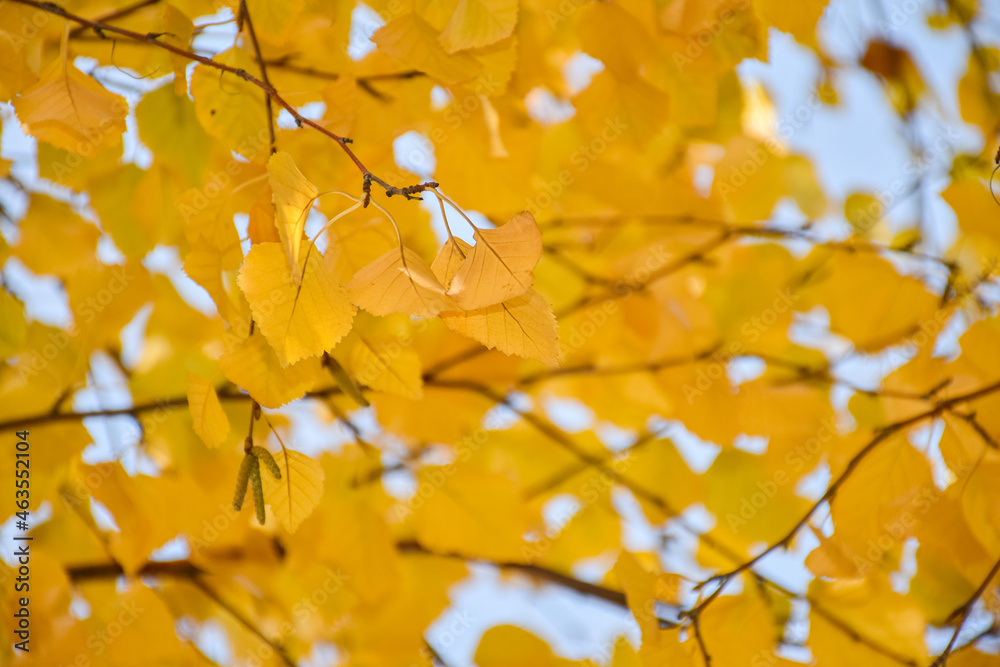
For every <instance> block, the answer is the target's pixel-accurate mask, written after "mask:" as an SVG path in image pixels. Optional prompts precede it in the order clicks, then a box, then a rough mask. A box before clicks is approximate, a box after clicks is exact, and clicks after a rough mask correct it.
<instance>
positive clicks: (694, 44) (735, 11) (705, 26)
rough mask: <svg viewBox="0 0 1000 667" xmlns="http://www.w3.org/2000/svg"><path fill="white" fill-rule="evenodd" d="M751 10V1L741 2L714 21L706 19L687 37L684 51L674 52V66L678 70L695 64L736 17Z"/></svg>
mask: <svg viewBox="0 0 1000 667" xmlns="http://www.w3.org/2000/svg"><path fill="white" fill-rule="evenodd" d="M749 8H750V0H739V2H737V3H735V4H734V5H733V6H731V7H726V8H725V9H724V10H723V11H722V12H720V13H719V14H718V15H717V16H715V17H714V18H712V19H705V20H703V21H702V22H701V25H699V26H698V29H697V30H696V31H694V32H693V33H689V34H688V36H687V40H686V41H687V44H686V45H685V47H684V51H683V52H681V51H674V65H676V66H677V69H678V70H683V69H684V68H685V67H687V66H688V65H690V64H691V63H693V62H694V61H695V60H697V59H698V58H700V57H701V56H702V54H704V53H705V49H707V48H709V47H710V46H711V45H712V43H713V42H715V40H716V39H718V38H719V36H720V35H721V34H722V33H724V32H725V31H726V29H727V28H728V27H729V26H730V25H732V23H733V22H734V21H735V20H736V17H737V16H738V15H739V14H740V13H741V12H745V11H747V10H748V9H749Z"/></svg>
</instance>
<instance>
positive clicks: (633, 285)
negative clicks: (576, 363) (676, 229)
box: [559, 243, 674, 357]
mask: <svg viewBox="0 0 1000 667" xmlns="http://www.w3.org/2000/svg"><path fill="white" fill-rule="evenodd" d="M671 259H674V256H673V255H671V254H669V253H668V252H667V251H666V249H665V248H664V246H663V244H659V243H658V244H656V245H654V246H652V247H650V248H648V249H647V253H646V257H645V259H644V260H642V263H641V264H640V265H639V266H638V267H636V268H635V269H633V270H632V271H630V272H629V273H628V274H627V275H625V276H624V277H622V279H620V280H617V281H615V283H614V285H613V286H612V293H613V296H609V297H608V298H606V299H604V301H603V302H602V303H601V304H600V306H599V307H594V308H588V309H587V310H586V313H585V317H586V319H585V320H584V321H583V322H581V323H579V324H574V325H573V326H572V327H571V328H570V329H569V330H568V331H565V328H564V325H563V324H562V323H560V327H561V330H562V331H564V333H562V334H560V336H559V352H560V356H563V357H565V356H566V355H567V354H569V353H570V352H575V351H576V350H579V349H580V348H582V347H583V346H584V345H585V344H586V343H587V341H588V340H589V339H590V338H592V337H593V336H594V335H596V334H597V332H598V330H600V329H601V327H603V326H604V325H605V324H607V323H608V319H609V318H610V317H611V316H612V315H614V314H616V313H617V312H618V311H619V310H620V309H621V303H620V302H621V301H624V300H625V299H628V298H630V297H631V296H632V295H633V294H635V293H636V292H638V291H640V290H642V289H643V288H644V287H645V286H646V284H647V282H648V281H649V280H650V279H652V278H653V277H654V276H655V275H656V274H657V272H658V271H660V270H661V269H663V268H664V267H665V266H667V265H668V264H669V263H670V260H671Z"/></svg>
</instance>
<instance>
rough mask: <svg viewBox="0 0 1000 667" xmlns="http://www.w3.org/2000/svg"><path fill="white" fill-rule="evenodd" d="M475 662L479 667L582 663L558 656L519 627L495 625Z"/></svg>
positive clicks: (549, 666) (555, 666) (547, 666)
mask: <svg viewBox="0 0 1000 667" xmlns="http://www.w3.org/2000/svg"><path fill="white" fill-rule="evenodd" d="M474 660H475V663H476V664H477V665H479V667H508V666H509V665H517V666H518V667H569V666H570V665H574V664H576V665H579V664H580V663H578V662H573V661H570V660H565V659H563V658H559V657H557V656H556V654H555V653H553V652H552V647H550V646H549V645H548V644H546V643H545V641H544V640H542V639H540V638H539V637H537V636H535V635H533V634H532V633H530V632H528V631H527V630H524V629H523V628H519V627H517V626H516V625H496V626H493V627H492V628H490V629H489V630H487V631H486V632H484V633H483V636H482V638H481V639H480V640H479V646H478V647H477V648H476V655H475V658H474Z"/></svg>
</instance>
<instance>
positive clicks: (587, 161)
mask: <svg viewBox="0 0 1000 667" xmlns="http://www.w3.org/2000/svg"><path fill="white" fill-rule="evenodd" d="M628 127H629V126H628V123H625V122H624V121H622V119H621V118H620V117H619V116H615V117H614V119H611V118H608V119H606V120H605V121H604V127H603V128H602V129H601V133H600V134H599V135H598V136H596V137H594V138H592V139H591V140H590V141H588V142H586V143H583V144H580V145H579V146H577V147H576V149H575V150H574V151H573V152H572V153H571V154H570V156H569V161H570V164H572V165H573V170H572V171H571V170H569V169H563V170H561V171H560V172H559V173H558V174H557V175H556V178H554V179H553V180H551V181H542V182H541V183H540V185H539V186H538V187H539V188H540V189H541V190H543V192H540V193H538V194H537V195H535V196H534V197H529V198H527V199H525V200H524V207H523V208H524V210H526V211H528V212H529V213H531V214H532V215H534V216H535V217H536V218H538V217H541V213H542V211H543V210H544V209H547V208H549V207H550V206H552V205H553V204H554V203H555V202H556V200H557V199H559V197H560V196H561V195H562V193H563V192H565V191H566V188H568V187H569V186H571V185H573V183H575V182H576V179H577V177H578V176H579V175H580V174H582V173H583V172H585V171H587V169H588V168H589V167H590V165H591V164H593V163H594V162H595V161H596V160H597V159H598V158H600V157H601V156H602V155H603V154H604V153H605V151H607V150H608V146H610V145H611V144H613V143H614V142H616V141H617V140H618V139H620V138H621V136H622V134H623V133H624V132H625V130H627V129H628Z"/></svg>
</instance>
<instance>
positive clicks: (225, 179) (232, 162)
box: [177, 128, 271, 223]
mask: <svg viewBox="0 0 1000 667" xmlns="http://www.w3.org/2000/svg"><path fill="white" fill-rule="evenodd" d="M270 145H271V136H270V132H269V130H268V129H266V128H265V129H263V130H261V131H260V132H258V133H257V134H256V135H254V136H252V137H248V138H246V139H244V140H243V141H241V142H240V143H239V145H237V147H236V149H235V151H236V152H237V153H239V154H240V155H242V156H244V157H245V158H246V161H243V160H237V159H236V158H235V157H234V158H230V159H229V161H228V162H227V163H226V166H225V168H224V169H221V170H219V171H215V172H213V173H212V174H210V175H209V179H208V182H207V183H205V184H204V185H203V186H202V187H201V188H200V189H195V188H192V189H191V190H188V191H187V192H186V193H185V194H184V196H182V197H181V199H180V201H179V202H178V204H177V211H178V213H180V215H181V219H182V220H184V222H185V223H187V222H189V221H190V220H191V218H193V217H194V216H195V215H197V214H198V213H201V212H202V211H204V210H206V209H207V208H208V207H209V206H210V205H211V204H212V202H213V201H214V200H215V199H217V198H218V197H219V196H220V195H222V194H225V193H228V192H231V189H230V188H229V186H230V184H231V183H233V181H234V179H235V178H236V177H237V176H239V175H240V174H241V173H243V170H244V169H246V168H247V166H248V165H249V164H251V163H252V162H253V160H254V158H256V157H257V156H258V155H260V153H261V151H266V150H269V149H270Z"/></svg>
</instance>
